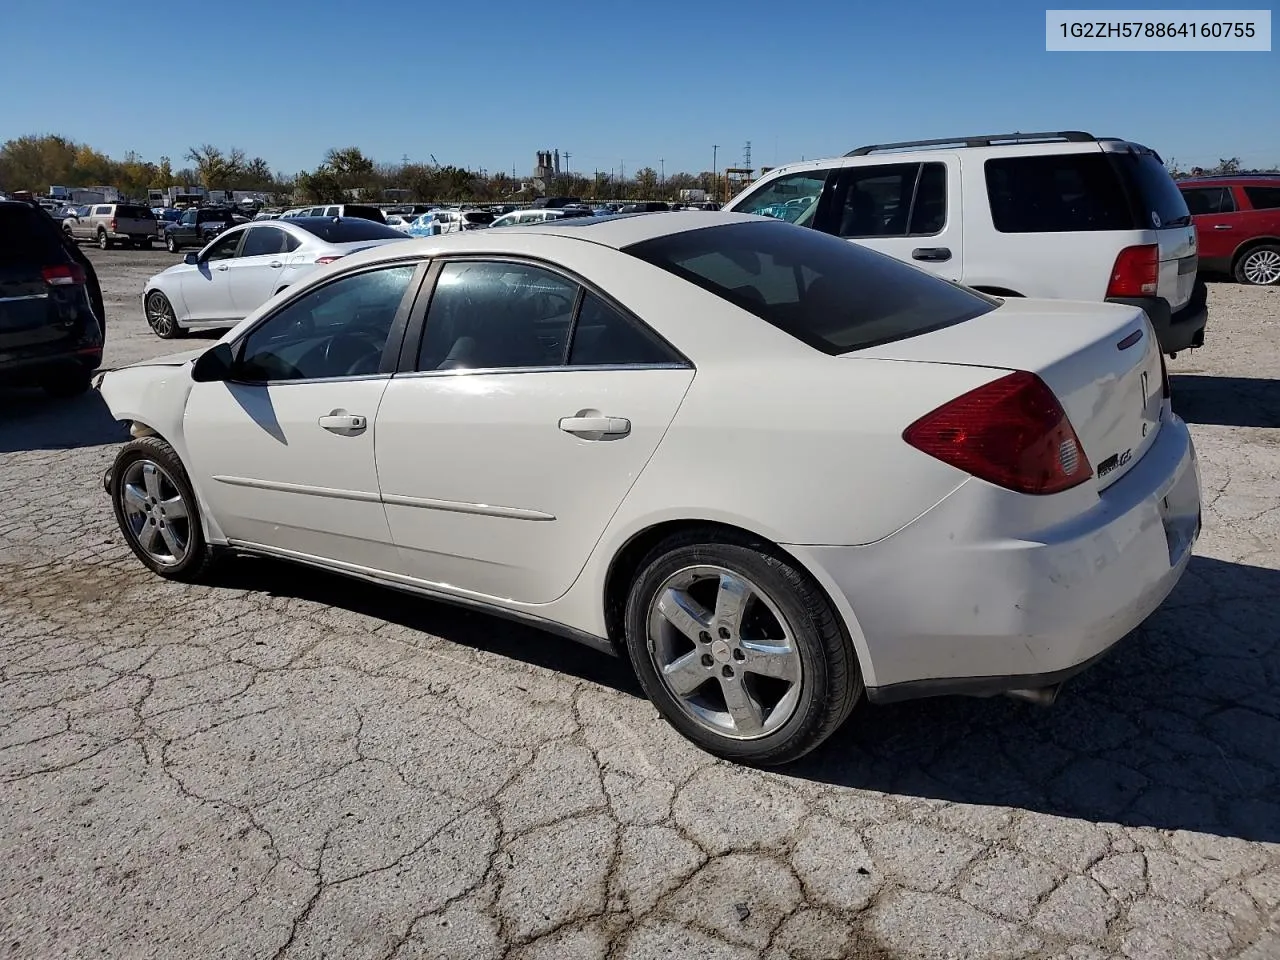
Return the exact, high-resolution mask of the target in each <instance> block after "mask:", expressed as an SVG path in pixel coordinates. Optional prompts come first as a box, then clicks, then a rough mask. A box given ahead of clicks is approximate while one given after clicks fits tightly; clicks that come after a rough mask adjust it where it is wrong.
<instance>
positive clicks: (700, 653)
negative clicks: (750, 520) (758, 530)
mask: <svg viewBox="0 0 1280 960" xmlns="http://www.w3.org/2000/svg"><path fill="white" fill-rule="evenodd" d="M626 645H627V652H628V654H629V656H630V659H631V662H632V665H633V666H634V667H635V670H636V674H637V675H638V677H639V679H640V683H641V685H642V686H643V687H644V690H645V693H646V694H648V696H649V699H650V700H652V701H653V703H654V705H655V706H657V708H658V710H659V711H660V712H661V713H662V714H663V716H664V717H665V718H666V719H667V721H668V722H669V723H670V724H671V725H672V726H674V727H675V728H676V729H677V730H678V731H680V733H681V734H683V735H684V736H685V737H687V738H688V739H689V740H691V741H693V742H694V743H695V744H697V745H698V746H699V747H701V748H702V749H704V750H706V751H708V752H710V753H714V754H716V755H717V756H721V757H724V758H726V759H729V760H734V761H738V762H744V763H751V764H760V765H776V764H782V763H788V762H790V761H792V760H796V759H798V758H799V757H801V756H803V755H804V754H806V753H808V752H809V751H810V750H812V749H814V748H815V747H817V746H818V745H819V744H820V743H822V742H823V741H824V740H826V739H827V737H829V736H831V734H832V733H834V732H835V731H836V729H837V728H838V727H839V726H840V724H841V723H843V722H844V720H845V719H846V718H847V717H848V716H849V713H850V712H851V711H852V710H853V708H854V706H855V705H856V704H857V702H858V700H859V698H860V697H861V696H862V689H863V686H862V674H861V672H860V670H859V669H858V662H857V657H856V655H855V654H854V651H853V646H852V643H851V642H850V640H849V638H848V636H847V635H846V633H845V631H844V629H843V627H842V625H841V624H840V622H839V620H838V618H837V615H836V613H835V611H834V610H833V609H832V607H831V603H830V601H829V600H828V599H827V598H826V596H825V595H824V594H823V592H822V590H821V589H820V588H819V587H818V585H817V584H816V583H814V581H813V579H812V578H811V577H810V576H809V575H808V574H806V573H805V572H804V571H803V570H800V569H798V568H797V567H796V566H795V565H794V564H793V563H792V562H791V561H789V560H788V559H787V558H785V557H783V556H782V555H780V554H779V553H778V552H777V551H776V550H774V549H773V548H772V546H771V545H769V544H766V543H764V542H761V541H755V540H752V539H750V538H747V537H745V536H744V537H742V538H740V539H739V538H729V539H722V538H719V537H718V536H717V537H716V538H714V539H712V538H710V537H709V536H698V535H696V534H695V535H683V536H680V537H677V538H673V539H671V540H668V541H666V542H665V543H663V544H660V545H659V546H658V547H657V548H655V549H654V550H653V551H652V552H651V553H650V554H649V555H648V557H646V558H645V560H644V561H643V562H642V564H641V567H640V574H639V576H638V577H637V579H636V581H635V583H634V585H633V586H632V589H631V592H630V595H629V597H628V600H627V607H626Z"/></svg>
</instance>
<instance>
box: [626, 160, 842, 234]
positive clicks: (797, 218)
mask: <svg viewBox="0 0 1280 960" xmlns="http://www.w3.org/2000/svg"><path fill="white" fill-rule="evenodd" d="M829 173H830V171H828V170H806V171H804V172H803V173H789V174H786V175H785V176H781V177H778V179H776V180H771V181H770V182H769V183H767V184H765V185H764V186H762V187H761V188H760V189H759V190H758V191H756V192H755V193H753V194H751V195H750V196H748V197H747V198H746V199H745V200H744V201H742V202H741V203H740V204H738V205H737V206H736V207H734V212H735V213H754V214H758V215H760V216H764V217H774V218H775V219H778V220H786V221H787V222H788V223H795V224H799V225H800V226H802V227H809V226H812V225H813V215H814V212H815V211H816V210H817V209H818V199H819V198H820V197H821V196H822V188H823V186H824V185H825V184H826V182H827V175H828V174H829ZM636 209H640V207H639V206H636Z"/></svg>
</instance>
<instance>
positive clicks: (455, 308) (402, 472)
mask: <svg viewBox="0 0 1280 960" xmlns="http://www.w3.org/2000/svg"><path fill="white" fill-rule="evenodd" d="M436 272H438V278H437V279H436V282H435V287H434V293H433V294H432V298H431V300H430V307H429V309H428V312H427V316H426V319H425V329H424V331H423V333H422V336H421V338H420V344H414V346H413V349H410V346H409V344H411V343H413V337H410V338H409V340H408V341H407V344H406V353H407V354H411V356H409V358H408V359H407V360H402V369H404V368H406V367H407V368H408V370H409V372H405V373H400V374H397V375H396V376H395V377H394V378H393V379H392V381H391V384H390V386H388V388H387V392H386V395H385V396H384V397H383V401H382V406H381V407H380V408H379V410H378V421H377V432H378V447H377V463H378V477H379V481H380V484H381V490H382V497H383V502H384V504H385V506H386V511H387V519H388V522H389V523H390V526H391V533H392V536H393V538H394V539H395V542H396V544H397V546H398V547H399V549H400V560H401V563H402V565H403V571H404V573H405V574H406V575H408V576H410V577H413V578H414V579H416V580H419V581H425V582H427V583H429V584H432V585H434V586H435V587H437V588H438V589H443V590H448V591H453V592H460V593H464V594H474V595H482V596H487V597H493V598H505V599H509V600H513V601H517V602H520V603H547V602H549V601H552V600H554V599H556V598H557V597H559V596H561V595H563V594H564V592H565V591H566V590H568V588H569V587H570V585H571V584H572V583H573V581H574V580H575V578H576V577H577V576H578V574H579V573H580V572H581V570H582V568H583V566H584V565H585V562H586V560H587V557H588V555H589V554H590V552H591V550H592V548H593V547H594V545H595V543H596V541H597V540H598V539H599V538H600V536H601V534H602V533H603V531H604V529H605V526H606V525H607V524H608V522H609V519H610V517H612V516H613V514H614V512H615V511H616V510H617V508H618V506H619V504H621V502H622V499H623V497H625V496H626V494H627V491H628V490H629V489H630V488H631V485H632V484H633V483H634V482H635V480H636V478H637V477H638V476H639V475H640V472H641V471H642V470H643V469H644V467H645V464H646V463H647V462H648V460H649V458H650V456H651V455H652V454H653V452H654V450H655V449H656V447H657V445H658V443H659V441H660V440H661V438H662V436H663V434H664V432H665V431H666V429H667V427H668V425H669V424H670V423H671V420H672V418H673V417H674V416H675V414H676V410H677V409H678V408H679V406H680V402H681V400H682V399H683V397H684V395H685V391H686V390H687V389H688V386H689V384H690V382H691V381H692V379H693V376H694V371H693V369H692V367H691V366H690V365H689V364H688V363H687V362H686V361H685V360H684V359H683V358H682V357H680V355H679V354H678V353H676V352H675V351H674V350H673V349H672V348H671V347H670V346H669V345H667V344H666V343H665V342H663V341H661V340H659V339H658V338H657V336H656V335H655V334H653V333H652V332H651V331H649V330H648V328H647V327H645V326H644V325H643V324H642V323H641V322H639V321H638V320H637V319H635V318H633V317H631V316H629V315H628V314H626V313H625V312H624V311H623V310H622V309H621V308H620V307H618V306H617V305H616V304H612V303H610V302H609V301H608V300H607V299H606V298H604V297H603V296H601V295H599V294H598V293H596V292H594V291H592V290H590V289H587V288H586V287H585V285H583V284H582V283H580V282H579V281H578V280H576V279H574V278H571V277H569V276H567V275H565V274H563V273H560V272H558V271H555V270H552V269H550V268H548V267H545V266H538V265H534V264H530V263H524V262H521V261H518V260H480V259H476V260H471V259H467V260H461V259H460V260H454V261H451V262H448V263H444V264H443V265H441V266H439V267H437V268H436Z"/></svg>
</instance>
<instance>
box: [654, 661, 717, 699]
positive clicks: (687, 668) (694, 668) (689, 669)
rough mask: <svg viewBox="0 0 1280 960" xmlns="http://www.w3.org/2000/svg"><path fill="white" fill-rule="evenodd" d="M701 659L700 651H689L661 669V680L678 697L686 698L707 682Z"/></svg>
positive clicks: (705, 670)
mask: <svg viewBox="0 0 1280 960" xmlns="http://www.w3.org/2000/svg"><path fill="white" fill-rule="evenodd" d="M702 657H703V654H702V653H701V652H700V651H698V650H690V651H689V652H688V653H686V654H685V655H684V656H683V657H680V658H679V659H678V660H674V661H672V662H671V663H668V664H667V665H666V666H664V667H663V668H662V676H663V678H664V679H665V680H666V681H667V685H668V686H670V687H671V689H672V690H674V691H675V692H676V694H677V695H678V696H681V697H687V696H688V695H689V694H691V693H693V691H695V690H697V689H698V688H699V687H700V686H702V685H703V684H704V683H706V682H707V679H708V676H709V674H708V673H707V668H706V667H704V666H703V665H702Z"/></svg>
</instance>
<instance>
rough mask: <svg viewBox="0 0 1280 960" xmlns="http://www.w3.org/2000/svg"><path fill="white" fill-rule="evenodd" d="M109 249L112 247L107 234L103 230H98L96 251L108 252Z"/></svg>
mask: <svg viewBox="0 0 1280 960" xmlns="http://www.w3.org/2000/svg"><path fill="white" fill-rule="evenodd" d="M111 247H112V243H111V238H110V237H108V236H107V232H106V231H105V230H99V231H98V249H99V250H110V249H111Z"/></svg>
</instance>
